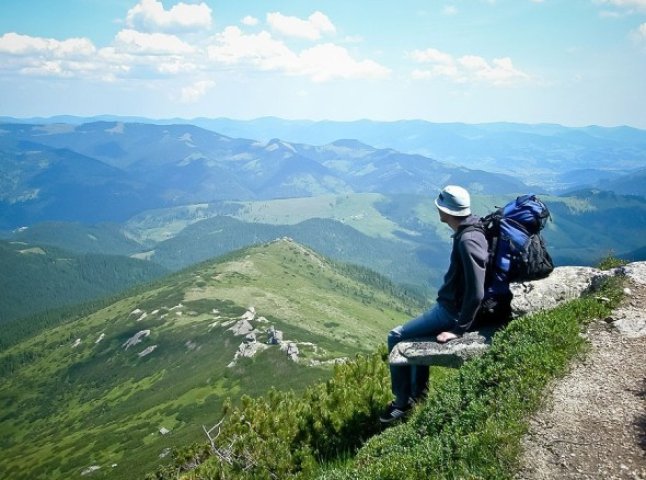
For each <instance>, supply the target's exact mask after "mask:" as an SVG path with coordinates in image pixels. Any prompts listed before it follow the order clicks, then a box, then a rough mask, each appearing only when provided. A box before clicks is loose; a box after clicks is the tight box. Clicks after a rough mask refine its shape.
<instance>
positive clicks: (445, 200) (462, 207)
mask: <svg viewBox="0 0 646 480" xmlns="http://www.w3.org/2000/svg"><path fill="white" fill-rule="evenodd" d="M435 206H436V207H437V208H439V209H440V210H442V211H443V212H444V213H448V214H449V215H453V216H454V217H466V216H468V215H471V197H470V196H469V192H467V191H466V190H465V189H464V188H462V187H458V186H457V185H447V186H446V187H444V188H443V189H442V191H441V192H440V194H439V195H438V196H437V198H436V199H435Z"/></svg>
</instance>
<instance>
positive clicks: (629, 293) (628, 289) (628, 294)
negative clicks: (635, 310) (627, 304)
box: [624, 287, 633, 297]
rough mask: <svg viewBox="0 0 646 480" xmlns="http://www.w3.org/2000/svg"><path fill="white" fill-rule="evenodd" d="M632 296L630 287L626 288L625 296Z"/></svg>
mask: <svg viewBox="0 0 646 480" xmlns="http://www.w3.org/2000/svg"><path fill="white" fill-rule="evenodd" d="M632 294H633V291H632V290H631V289H630V288H628V287H626V288H624V295H626V296H627V297H630V296H631V295H632Z"/></svg>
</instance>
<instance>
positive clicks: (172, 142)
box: [0, 122, 528, 228]
mask: <svg viewBox="0 0 646 480" xmlns="http://www.w3.org/2000/svg"><path fill="white" fill-rule="evenodd" d="M0 152H2V155H3V157H2V158H1V159H0V169H2V171H3V172H4V175H3V176H2V177H1V181H2V185H0V187H3V188H2V192H3V193H2V197H0V211H1V212H2V213H3V215H2V219H3V222H2V224H0V228H2V227H4V228H15V227H17V226H21V225H28V224H31V223H34V222H37V221H44V220H80V221H87V220H88V218H93V219H94V221H105V220H110V221H115V220H116V221H119V220H125V219H127V218H129V217H130V216H132V215H133V214H134V213H136V211H137V210H139V211H142V210H145V209H150V208H156V207H165V206H169V205H173V204H174V205H178V204H185V203H195V202H207V201H213V200H223V199H227V200H231V199H235V200H244V199H272V198H281V197H302V196H314V195H322V194H339V193H351V192H379V193H417V194H421V193H426V192H429V191H436V190H437V189H439V188H441V186H442V185H444V184H446V183H459V184H462V185H465V186H467V187H469V188H470V189H471V190H472V191H474V192H486V193H494V194H495V193H512V192H522V191H526V190H527V189H528V187H527V186H526V185H525V184H523V183H522V182H521V181H519V180H516V179H514V178H513V177H511V176H508V175H503V174H494V173H488V172H484V171H482V170H472V169H468V168H464V167H458V166H455V165H450V164H446V163H442V162H438V161H436V160H433V159H431V158H428V157H423V156H421V155H412V154H403V153H400V152H397V151H395V150H392V149H376V148H373V147H370V146H368V145H365V144H362V143H360V142H357V141H354V140H338V141H335V142H333V143H331V144H328V145H324V146H320V147H315V146H311V145H305V144H291V143H287V142H285V141H282V140H278V139H272V140H270V141H269V142H267V143H262V142H258V141H255V140H245V139H234V138H230V137H226V136H223V135H220V134H218V133H214V132H211V131H207V130H204V129H201V128H198V127H195V126H192V125H151V124H124V123H116V122H97V123H90V124H83V125H69V124H47V125H28V124H3V125H2V126H1V128H0Z"/></svg>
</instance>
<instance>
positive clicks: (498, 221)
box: [481, 195, 554, 298]
mask: <svg viewBox="0 0 646 480" xmlns="http://www.w3.org/2000/svg"><path fill="white" fill-rule="evenodd" d="M549 218H550V212H549V210H548V208H547V206H546V205H545V204H544V203H543V202H542V201H540V200H539V199H538V198H537V197H536V195H522V196H520V197H518V198H517V199H516V200H514V201H512V202H509V203H508V204H507V205H505V206H504V207H502V208H499V209H498V210H496V211H495V212H493V213H491V214H489V215H487V216H486V217H484V218H482V220H481V227H482V229H483V231H484V233H485V237H486V238H487V242H488V244H489V261H488V265H487V275H486V280H485V298H486V297H487V296H488V295H495V294H499V293H504V292H508V291H509V283H510V282H525V281H529V280H538V279H540V278H545V277H547V276H548V275H549V274H550V273H552V270H554V263H553V261H552V257H551V256H550V254H549V252H548V251H547V248H546V247H545V242H544V241H543V237H542V236H541V233H540V232H541V230H542V229H543V227H545V224H546V222H547V220H548V219H549Z"/></svg>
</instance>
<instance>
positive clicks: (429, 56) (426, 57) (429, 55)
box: [408, 48, 453, 64]
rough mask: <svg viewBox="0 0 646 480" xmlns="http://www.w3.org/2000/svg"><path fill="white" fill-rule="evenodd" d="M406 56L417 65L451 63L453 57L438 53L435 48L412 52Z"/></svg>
mask: <svg viewBox="0 0 646 480" xmlns="http://www.w3.org/2000/svg"><path fill="white" fill-rule="evenodd" d="M408 56H409V57H410V58H412V59H413V60H415V61H416V62H419V63H429V62H430V63H443V64H452V63H453V57H451V55H449V54H448V53H444V52H440V51H439V50H437V49H435V48H427V49H426V50H413V51H412V52H411V53H409V54H408Z"/></svg>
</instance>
